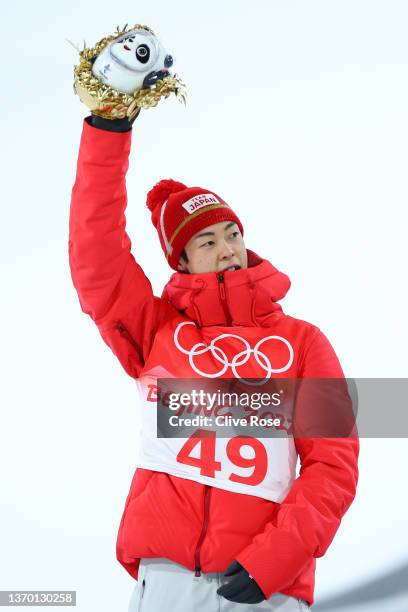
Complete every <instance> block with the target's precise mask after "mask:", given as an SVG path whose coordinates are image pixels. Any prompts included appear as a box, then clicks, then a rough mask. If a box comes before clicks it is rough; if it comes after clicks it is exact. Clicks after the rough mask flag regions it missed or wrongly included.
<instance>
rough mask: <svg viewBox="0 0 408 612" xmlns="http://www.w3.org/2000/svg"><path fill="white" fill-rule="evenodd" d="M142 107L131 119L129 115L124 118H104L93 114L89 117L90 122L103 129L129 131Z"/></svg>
mask: <svg viewBox="0 0 408 612" xmlns="http://www.w3.org/2000/svg"><path fill="white" fill-rule="evenodd" d="M139 113H140V109H139V110H138V112H137V113H136V114H135V115H134V117H132V119H131V120H130V121H129V119H128V118H127V117H124V118H123V119H104V118H103V117H99V115H94V114H92V115H91V117H87V120H88V123H89V124H90V125H92V126H93V127H96V128H99V129H101V130H107V131H108V132H129V130H131V129H132V125H133V122H134V120H135V119H136V117H138V115H139Z"/></svg>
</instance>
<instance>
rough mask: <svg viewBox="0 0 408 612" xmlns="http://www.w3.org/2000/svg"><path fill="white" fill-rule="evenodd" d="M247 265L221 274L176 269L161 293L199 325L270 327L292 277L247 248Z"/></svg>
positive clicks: (279, 309)
mask: <svg viewBox="0 0 408 612" xmlns="http://www.w3.org/2000/svg"><path fill="white" fill-rule="evenodd" d="M247 253H248V268H245V269H243V270H235V271H229V272H228V271H227V272H223V273H222V274H220V273H217V272H209V273H207V274H185V273H182V272H175V273H174V274H173V275H172V276H171V277H170V280H169V282H168V283H167V285H166V286H165V287H164V290H163V294H162V297H163V298H164V299H165V300H167V301H168V302H170V303H171V304H172V305H173V306H174V307H175V308H176V309H177V310H179V311H180V312H181V313H183V314H185V315H186V316H188V317H189V318H190V319H192V320H193V321H195V322H196V324H197V325H199V326H200V327H203V326H208V325H223V326H225V325H245V326H256V327H269V326H271V325H272V322H273V320H274V318H275V317H274V315H276V314H279V313H281V312H282V309H281V306H280V305H279V304H277V302H278V301H279V300H281V299H282V298H284V297H285V295H286V293H287V291H288V290H289V287H290V280H289V278H288V276H286V274H283V273H282V272H280V271H279V270H277V268H275V267H274V266H273V265H272V264H271V263H270V262H269V261H267V260H266V259H262V258H261V257H259V255H257V254H256V253H254V252H253V251H250V250H249V249H248V250H247Z"/></svg>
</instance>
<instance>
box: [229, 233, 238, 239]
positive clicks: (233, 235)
mask: <svg viewBox="0 0 408 612" xmlns="http://www.w3.org/2000/svg"><path fill="white" fill-rule="evenodd" d="M237 236H239V232H232V234H231V238H236V237H237Z"/></svg>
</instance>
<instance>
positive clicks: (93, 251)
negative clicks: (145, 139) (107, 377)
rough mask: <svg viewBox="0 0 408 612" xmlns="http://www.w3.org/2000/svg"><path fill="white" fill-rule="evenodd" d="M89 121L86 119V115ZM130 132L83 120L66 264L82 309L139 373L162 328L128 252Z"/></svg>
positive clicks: (132, 370)
mask: <svg viewBox="0 0 408 612" xmlns="http://www.w3.org/2000/svg"><path fill="white" fill-rule="evenodd" d="M88 119H89V118H88ZM131 138H132V131H128V132H124V133H116V132H110V131H106V130H102V129H98V128H96V127H92V126H91V125H90V124H89V123H88V121H87V119H85V120H84V124H83V131H82V136H81V143H80V149H79V156H78V164H77V174H76V179H75V184H74V187H73V189H72V197H71V208H70V219H69V264H70V270H71V277H72V281H73V284H74V286H75V289H76V291H77V293H78V297H79V302H80V305H81V308H82V310H83V312H85V313H86V314H88V315H90V317H91V318H92V319H93V321H94V322H95V323H96V325H97V326H98V329H99V331H100V333H101V335H102V337H103V339H104V340H105V342H106V343H107V344H108V346H110V348H111V349H112V351H113V352H114V353H115V355H116V356H117V357H118V359H119V360H120V362H121V363H122V365H123V367H124V368H125V370H126V372H127V373H128V374H129V375H130V376H132V377H137V376H138V375H139V373H140V370H141V368H142V366H143V364H144V361H145V359H146V357H147V355H148V353H149V350H150V347H151V343H152V338H153V337H154V334H155V331H156V329H157V326H158V317H159V309H160V299H159V298H156V297H154V296H153V292H152V288H151V285H150V282H149V281H148V279H147V278H146V276H145V274H144V273H143V270H142V269H141V267H140V266H139V265H138V264H137V263H136V261H135V259H134V257H133V255H132V254H131V252H130V250H131V241H130V239H129V236H128V235H127V233H126V229H125V227H126V218H125V208H126V204H127V195H126V172H127V169H128V165H129V153H130V146H131Z"/></svg>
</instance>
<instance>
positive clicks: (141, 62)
mask: <svg viewBox="0 0 408 612" xmlns="http://www.w3.org/2000/svg"><path fill="white" fill-rule="evenodd" d="M110 53H111V55H112V57H113V58H114V59H115V60H116V61H117V62H118V63H119V64H122V65H124V66H126V68H128V69H129V70H133V71H136V72H148V71H150V68H152V67H153V66H154V65H155V64H156V63H157V61H158V59H159V58H160V56H161V55H163V53H164V49H162V48H161V45H160V43H159V41H158V39H157V38H156V37H155V36H153V35H152V34H150V32H147V30H139V31H138V30H133V32H128V33H127V34H126V35H125V36H123V37H122V38H119V40H117V41H115V42H113V43H112V44H111V47H110ZM162 59H163V60H164V57H163V58H162ZM161 67H162V68H163V67H164V66H161Z"/></svg>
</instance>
